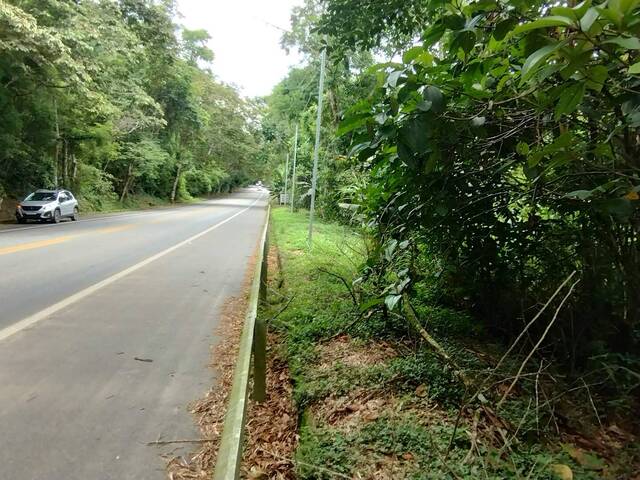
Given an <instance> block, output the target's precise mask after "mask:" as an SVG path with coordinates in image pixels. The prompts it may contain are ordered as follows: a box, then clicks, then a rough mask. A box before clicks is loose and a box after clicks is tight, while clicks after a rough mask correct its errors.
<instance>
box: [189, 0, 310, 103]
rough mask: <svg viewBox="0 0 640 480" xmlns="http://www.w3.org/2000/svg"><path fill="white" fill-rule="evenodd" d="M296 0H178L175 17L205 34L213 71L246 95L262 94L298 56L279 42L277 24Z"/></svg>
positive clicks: (286, 18)
mask: <svg viewBox="0 0 640 480" xmlns="http://www.w3.org/2000/svg"><path fill="white" fill-rule="evenodd" d="M301 3H302V0H226V1H225V0H178V10H179V12H180V13H181V14H182V16H183V17H182V18H179V19H178V20H177V21H178V23H180V24H182V25H184V26H185V27H186V28H188V29H200V28H204V29H205V30H207V31H208V32H209V34H210V35H211V37H212V38H211V40H210V41H209V48H211V50H213V53H214V55H215V58H214V60H213V67H212V70H213V73H214V74H215V75H216V76H217V77H218V78H219V79H220V80H222V81H224V82H226V83H231V84H234V85H236V86H237V87H239V89H240V92H241V93H242V95H244V96H247V97H254V96H264V95H268V94H269V93H271V89H272V88H273V86H274V85H275V84H277V83H278V82H279V81H280V80H281V79H282V78H283V77H284V76H285V75H286V74H287V71H288V69H289V67H290V66H292V65H296V64H298V63H299V61H300V57H299V55H298V54H297V53H295V52H291V53H290V54H289V55H287V53H286V51H284V50H283V49H281V48H280V37H281V36H282V30H281V29H287V28H288V27H289V20H290V14H291V9H292V8H293V7H294V6H296V5H299V4H301Z"/></svg>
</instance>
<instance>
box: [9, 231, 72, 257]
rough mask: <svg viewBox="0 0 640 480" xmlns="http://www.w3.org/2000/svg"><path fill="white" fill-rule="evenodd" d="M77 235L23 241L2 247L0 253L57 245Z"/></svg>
mask: <svg viewBox="0 0 640 480" xmlns="http://www.w3.org/2000/svg"><path fill="white" fill-rule="evenodd" d="M75 236H76V235H68V236H66V237H57V238H50V239H48V240H40V241H38V242H29V243H22V244H20V245H13V246H11V247H4V248H0V255H8V254H9V253H16V252H23V251H25V250H33V249H34V248H42V247H48V246H50V245H56V244H58V243H64V242H67V241H69V240H71V239H72V238H74V237H75Z"/></svg>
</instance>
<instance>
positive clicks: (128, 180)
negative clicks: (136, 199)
mask: <svg viewBox="0 0 640 480" xmlns="http://www.w3.org/2000/svg"><path fill="white" fill-rule="evenodd" d="M132 172H133V163H130V164H129V168H128V169H127V176H126V178H125V180H124V186H123V187H122V194H121V195H120V203H122V202H124V199H125V198H126V196H127V192H128V191H129V187H130V185H131V173H132Z"/></svg>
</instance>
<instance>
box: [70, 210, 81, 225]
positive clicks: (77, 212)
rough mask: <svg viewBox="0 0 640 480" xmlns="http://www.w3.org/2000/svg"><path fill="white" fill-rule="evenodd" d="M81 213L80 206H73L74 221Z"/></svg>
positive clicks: (72, 218) (72, 217)
mask: <svg viewBox="0 0 640 480" xmlns="http://www.w3.org/2000/svg"><path fill="white" fill-rule="evenodd" d="M79 214H80V211H79V210H78V207H73V215H72V216H71V220H73V221H74V222H77V221H78V215H79Z"/></svg>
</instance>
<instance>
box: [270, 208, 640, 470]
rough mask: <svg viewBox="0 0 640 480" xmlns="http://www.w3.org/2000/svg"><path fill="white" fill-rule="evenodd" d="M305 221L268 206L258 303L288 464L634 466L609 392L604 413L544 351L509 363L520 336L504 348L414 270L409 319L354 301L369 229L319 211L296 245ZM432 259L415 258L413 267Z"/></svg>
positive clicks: (367, 285)
mask: <svg viewBox="0 0 640 480" xmlns="http://www.w3.org/2000/svg"><path fill="white" fill-rule="evenodd" d="M307 222H308V217H307V215H306V212H300V213H290V212H289V209H287V208H276V209H274V210H273V212H272V230H271V232H272V234H271V238H272V241H273V242H274V243H275V245H276V247H277V249H278V251H279V255H280V263H281V270H280V272H279V275H277V276H275V277H273V278H272V279H271V282H270V286H271V293H270V297H269V298H270V304H271V305H270V306H269V307H268V308H267V309H266V310H265V311H263V312H262V314H263V315H264V316H265V318H267V319H269V318H271V319H272V320H271V323H270V329H271V330H272V331H273V332H274V333H275V334H276V337H277V338H278V339H279V343H278V347H277V352H275V353H272V355H275V356H276V357H280V358H284V359H286V361H287V363H288V365H289V369H290V375H291V382H292V385H293V389H292V391H291V396H292V399H293V401H294V403H295V406H296V408H297V413H298V424H299V425H298V429H299V442H298V446H297V450H296V453H295V456H294V457H293V459H291V465H292V469H293V472H292V473H291V474H292V475H293V474H295V476H297V478H304V479H335V478H350V479H352V478H363V479H364V478H371V479H373V478H376V479H409V478H411V479H443V478H453V479H472V478H473V479H476V478H487V479H505V478H514V479H525V478H527V479H553V478H560V479H567V478H580V479H602V478H610V479H622V478H636V477H634V475H636V474H637V472H638V467H639V466H640V447H639V445H638V444H637V443H636V442H635V437H634V434H633V428H634V427H633V421H634V420H633V412H632V411H629V410H627V411H625V410H624V409H623V408H622V405H621V404H622V403H623V399H621V404H620V405H619V406H620V407H621V408H620V409H617V412H616V415H615V416H614V415H613V411H614V410H616V409H615V407H614V406H611V405H610V406H606V405H605V404H604V403H602V400H603V399H602V398H601V397H599V396H597V397H595V398H594V397H593V395H596V394H595V391H596V390H597V387H595V388H593V390H590V389H589V386H588V384H587V383H584V384H582V383H577V384H576V383H575V382H573V379H572V378H570V377H569V376H568V375H566V373H564V372H563V369H562V367H561V364H555V363H552V362H549V361H547V360H545V359H544V358H539V357H536V360H535V362H533V364H532V365H531V368H530V369H527V370H526V373H525V372H520V374H519V376H518V370H519V369H520V366H521V365H522V364H523V362H524V361H525V358H526V356H527V353H528V349H527V348H515V349H513V350H511V351H509V352H508V351H507V350H508V345H507V344H505V343H503V341H502V339H500V338H499V337H496V336H494V335H493V334H491V333H490V332H489V330H488V329H486V328H483V327H482V326H479V325H478V322H476V321H474V320H473V318H472V317H471V316H470V315H469V314H468V313H467V312H465V311H462V310H457V309H452V308H450V307H444V306H442V305H441V303H440V302H438V301H437V300H436V299H434V298H433V297H430V296H429V295H428V294H427V293H426V290H428V289H429V285H428V283H427V282H425V283H424V284H421V285H420V286H418V287H417V288H416V289H417V290H418V291H423V293H422V294H421V295H420V296H416V298H415V300H412V305H413V306H414V307H415V313H416V318H417V324H415V325H412V324H411V322H410V321H408V320H407V319H406V318H405V316H404V315H401V314H399V313H394V311H393V310H391V309H383V308H375V309H370V308H363V307H362V296H363V295H364V294H365V292H367V291H369V290H370V289H375V285H374V283H375V280H374V279H371V278H369V279H362V278H361V277H360V276H359V275H360V273H359V272H361V271H362V270H363V268H366V267H365V266H366V263H367V259H368V254H367V249H368V248H370V245H369V244H370V242H371V241H372V239H371V238H370V236H369V235H366V234H363V233H362V231H360V230H358V229H353V228H350V227H345V226H344V225H341V224H338V223H319V224H318V225H317V230H316V233H315V236H314V245H313V248H312V249H309V247H308V244H307V229H308V223H307ZM436 264H437V262H431V267H429V266H428V262H425V265H424V268H425V270H424V273H425V275H427V276H428V274H434V273H435V272H434V271H432V269H433V268H434V266H435V265H436ZM422 289H424V290H422ZM423 329H428V331H429V332H430V335H429V337H430V339H429V340H428V341H427V340H426V339H425V337H424V335H423V334H424V330H423ZM434 343H435V344H436V345H437V346H438V348H434ZM440 348H441V349H442V351H439V349H440ZM502 357H504V359H503V360H502V361H500V360H501V358H502ZM516 376H518V382H517V383H516V385H515V387H513V388H510V385H511V383H512V381H513V380H514V379H515V378H516ZM282 380H283V379H280V382H282ZM588 381H589V380H588ZM285 382H286V380H285ZM589 382H590V383H591V382H592V380H590V381H589ZM505 394H506V396H505ZM503 396H504V400H503V401H502V403H500V399H501V398H502V397H503ZM280 401H283V400H280ZM627 406H630V405H627ZM602 422H606V423H602ZM273 429H274V430H277V427H276V426H274V427H273ZM276 460H277V458H276ZM269 473H272V474H273V475H272V478H282V477H277V475H283V473H282V471H281V470H279V471H278V470H276V469H274V470H273V471H272V472H266V474H267V475H269ZM287 478H288V477H287Z"/></svg>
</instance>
